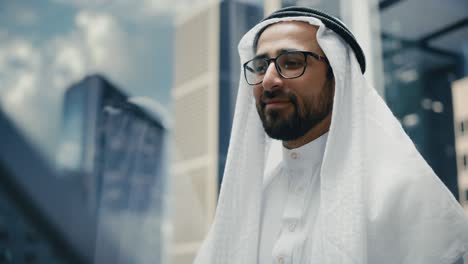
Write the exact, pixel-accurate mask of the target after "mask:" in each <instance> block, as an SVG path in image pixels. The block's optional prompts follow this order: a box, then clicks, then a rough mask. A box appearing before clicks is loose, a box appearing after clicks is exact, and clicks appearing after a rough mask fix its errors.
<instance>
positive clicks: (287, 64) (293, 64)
mask: <svg viewBox="0 0 468 264" xmlns="http://www.w3.org/2000/svg"><path fill="white" fill-rule="evenodd" d="M302 67H304V60H297V59H287V60H285V61H283V63H282V68H284V69H285V70H295V69H298V68H302Z"/></svg>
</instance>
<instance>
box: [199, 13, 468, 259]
mask: <svg viewBox="0 0 468 264" xmlns="http://www.w3.org/2000/svg"><path fill="white" fill-rule="evenodd" d="M239 53H240V56H241V61H242V63H243V68H244V76H243V77H244V78H242V79H241V82H240V87H239V95H238V100H237V105H236V112H235V117H234V124H233V132H232V137H231V142H230V149H229V153H228V160H227V164H226V169H225V174H224V179H223V185H222V187H221V192H220V197H219V201H218V208H217V212H216V216H215V219H214V223H213V225H212V227H211V230H210V232H209V234H208V237H207V239H206V241H205V242H204V244H203V246H202V248H201V249H200V251H199V254H198V256H197V258H196V260H195V263H197V264H198V263H199V264H202V263H203V264H206V263H261V264H264V263H280V264H282V263H292V264H299V263H300V264H302V263H308V264H309V263H329V264H336V263H356V264H363V263H364V264H366V263H389V264H390V263H408V264H409V263H411V264H414V263H424V264H429V263H431V264H436V263H437V264H440V263H445V264H453V263H463V255H465V258H466V257H468V254H467V252H468V221H467V218H466V217H465V216H464V214H463V211H462V209H461V207H460V206H459V205H458V203H457V201H456V200H455V199H454V198H453V197H452V196H451V194H450V192H449V191H448V190H447V188H446V187H445V186H444V185H443V184H442V183H441V182H440V180H439V179H438V178H437V176H436V175H435V174H434V172H433V171H432V170H431V168H430V167H429V166H428V165H427V163H426V162H425V161H424V159H423V158H422V157H421V156H420V155H419V153H418V152H417V150H416V149H415V147H414V145H413V144H412V142H411V140H410V139H409V138H408V137H407V135H406V134H405V132H404V131H403V129H402V128H401V126H400V125H399V123H398V121H397V120H396V118H395V117H394V116H393V115H392V113H391V112H390V110H389V109H388V108H387V107H386V105H385V103H384V102H383V100H382V99H381V98H380V97H379V96H378V95H377V93H376V92H375V91H374V89H373V88H371V87H370V86H369V85H368V83H367V82H366V80H365V79H364V77H363V73H364V71H365V59H364V55H363V53H362V50H361V49H360V47H359V45H358V44H357V42H356V40H355V39H354V37H353V35H352V34H351V32H349V30H348V29H347V28H346V27H345V26H344V25H343V24H342V23H341V22H340V21H338V20H337V19H336V18H333V17H330V16H329V15H327V14H324V13H322V12H319V11H316V10H313V9H308V8H298V7H293V8H285V9H282V10H279V11H277V12H275V13H273V14H272V15H270V16H269V17H267V18H266V19H265V20H263V21H262V22H261V23H259V24H258V25H257V26H255V27H254V28H253V29H252V30H250V31H249V32H248V33H247V34H246V35H245V36H244V37H243V39H242V40H241V42H240V44H239ZM278 143H279V144H278Z"/></svg>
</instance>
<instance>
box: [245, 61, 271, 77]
mask: <svg viewBox="0 0 468 264" xmlns="http://www.w3.org/2000/svg"><path fill="white" fill-rule="evenodd" d="M247 67H248V68H249V71H251V72H252V73H255V74H263V73H265V72H266V70H267V68H268V63H267V62H266V61H265V60H263V59H257V60H253V61H251V62H250V63H248V64H247Z"/></svg>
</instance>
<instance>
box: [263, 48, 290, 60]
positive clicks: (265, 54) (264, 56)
mask: <svg viewBox="0 0 468 264" xmlns="http://www.w3.org/2000/svg"><path fill="white" fill-rule="evenodd" d="M290 51H299V50H298V49H279V50H277V51H276V56H278V55H280V54H283V53H286V52H290ZM264 58H269V56H268V54H267V53H260V54H257V55H255V57H254V59H264Z"/></svg>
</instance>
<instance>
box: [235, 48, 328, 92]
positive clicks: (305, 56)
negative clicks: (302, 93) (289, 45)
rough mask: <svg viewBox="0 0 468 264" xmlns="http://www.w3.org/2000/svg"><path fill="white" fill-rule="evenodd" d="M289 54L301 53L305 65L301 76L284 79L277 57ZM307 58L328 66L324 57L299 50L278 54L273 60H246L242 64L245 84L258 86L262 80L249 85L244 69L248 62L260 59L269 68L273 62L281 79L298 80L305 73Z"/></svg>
mask: <svg viewBox="0 0 468 264" xmlns="http://www.w3.org/2000/svg"><path fill="white" fill-rule="evenodd" d="M291 53H302V54H303V55H304V62H305V65H304V68H303V70H302V72H301V74H299V75H298V76H294V77H286V76H284V75H283V74H282V73H281V68H280V67H279V66H278V63H277V60H278V58H279V57H281V56H283V55H285V54H291ZM308 56H311V57H314V58H315V59H316V60H318V61H322V62H324V63H326V64H328V65H330V63H329V62H328V59H327V58H326V57H325V56H322V55H319V54H317V53H314V52H312V51H301V50H294V51H287V52H283V53H281V54H279V55H278V56H276V57H275V58H253V59H251V60H248V61H247V62H245V63H244V64H243V69H244V78H245V81H246V82H247V84H249V85H258V84H261V83H262V82H263V79H262V80H261V81H260V82H258V83H253V84H252V83H249V80H248V79H247V69H246V68H247V67H248V66H247V64H248V63H250V62H252V61H254V60H258V59H262V60H264V61H266V62H267V65H268V66H270V63H271V62H274V65H275V68H276V71H277V72H278V74H279V75H280V76H281V77H282V78H284V79H296V78H299V77H301V76H302V75H304V73H305V71H306V69H307V65H308V63H307V57H308ZM268 66H267V68H268Z"/></svg>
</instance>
